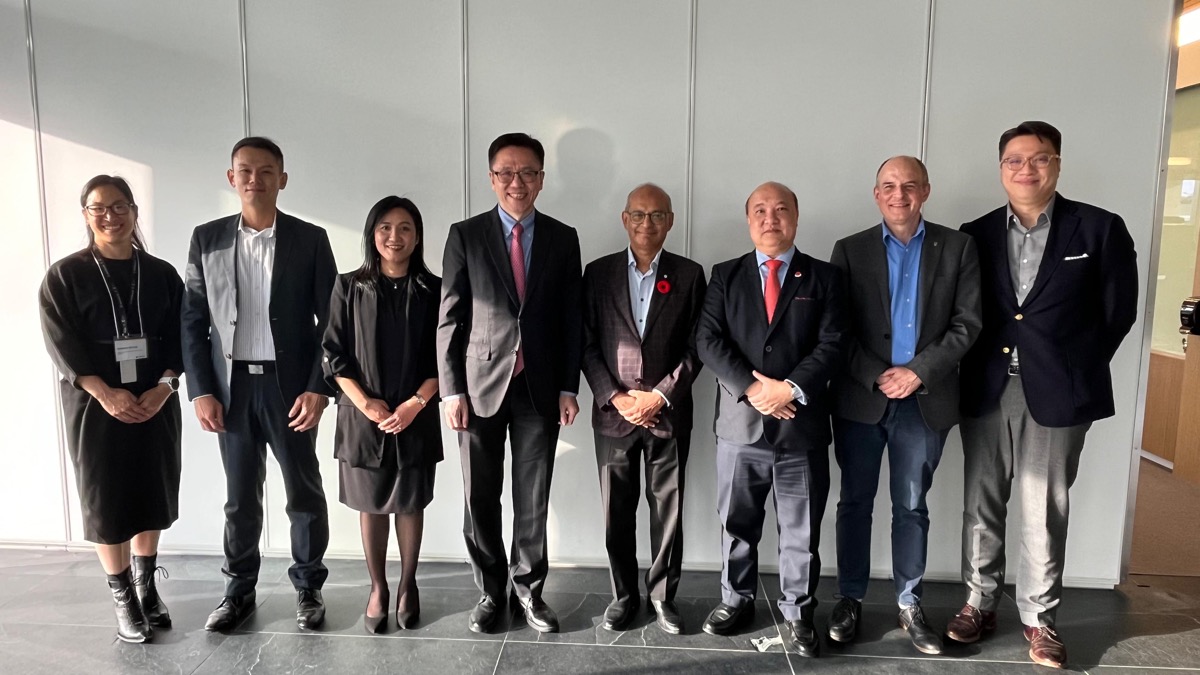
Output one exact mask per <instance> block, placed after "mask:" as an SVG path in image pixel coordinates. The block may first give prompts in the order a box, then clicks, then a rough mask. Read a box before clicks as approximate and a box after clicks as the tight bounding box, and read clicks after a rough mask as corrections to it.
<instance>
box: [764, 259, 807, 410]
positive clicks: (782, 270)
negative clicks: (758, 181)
mask: <svg viewBox="0 0 1200 675" xmlns="http://www.w3.org/2000/svg"><path fill="white" fill-rule="evenodd" d="M795 255H796V247H795V246H793V247H791V248H789V249H788V250H786V251H784V252H783V253H780V254H779V255H777V256H775V260H782V261H783V264H782V265H780V266H779V271H778V272H776V276H777V277H778V280H779V288H780V290H781V291H782V289H783V281H784V279H786V278H787V271H788V268H789V267H791V266H792V258H793V257H794V256H795ZM754 259H755V260H757V261H758V276H759V281H760V282H761V287H762V290H763V302H764V303H765V302H766V293H767V273H768V272H769V271H770V270H769V269H768V268H767V261H768V260H771V256H769V255H767V254H766V253H763V252H762V251H760V250H758V249H754ZM779 301H780V302H783V297H782V296H781V297H780V298H779ZM778 309H779V308H778V307H776V311H778ZM784 382H787V383H788V384H790V385H792V398H794V399H796V402H797V403H799V404H800V405H808V397H807V396H805V395H804V390H803V389H801V388H800V385H798V384H796V383H795V382H792V381H791V380H784Z"/></svg>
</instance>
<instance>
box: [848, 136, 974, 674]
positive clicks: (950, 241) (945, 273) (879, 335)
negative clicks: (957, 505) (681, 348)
mask: <svg viewBox="0 0 1200 675" xmlns="http://www.w3.org/2000/svg"><path fill="white" fill-rule="evenodd" d="M929 191H930V186H929V174H928V172H927V171H926V169H925V165H924V164H923V163H922V162H921V160H919V159H917V158H916V157H907V156H899V157H892V158H891V159H888V160H887V161H885V162H884V163H883V164H882V165H880V167H879V170H878V171H877V172H876V175H875V191H874V193H875V204H876V205H877V206H878V207H879V211H880V213H881V214H882V215H883V222H882V223H881V224H879V225H873V226H871V227H869V228H867V229H866V230H863V231H862V232H859V233H858V234H855V235H852V236H849V237H846V238H845V239H842V240H841V241H839V242H838V243H837V244H836V245H835V246H834V248H833V257H832V259H831V262H833V264H835V265H837V266H838V267H840V268H841V269H842V271H843V272H845V278H846V282H847V285H848V287H849V298H850V303H849V304H850V307H849V309H850V317H851V319H852V326H853V328H852V336H853V339H852V341H851V346H850V356H849V362H848V364H847V367H846V369H845V370H843V371H842V373H841V374H840V375H839V376H838V378H837V379H836V380H835V382H834V394H835V399H834V400H835V409H834V417H833V442H834V456H835V457H836V458H837V462H838V466H839V467H841V470H842V491H841V499H840V500H839V501H838V507H837V553H838V592H839V595H840V596H841V599H840V600H839V602H838V604H837V606H835V607H834V610H833V614H832V615H831V617H830V621H829V637H830V638H832V639H833V640H836V641H838V642H849V641H851V640H853V639H854V636H855V634H856V632H857V630H858V623H859V617H860V616H861V610H862V599H863V597H864V596H865V595H866V591H867V580H868V578H869V576H870V571H871V513H872V512H873V511H874V509H875V491H876V489H877V488H878V487H879V469H880V465H881V464H882V460H883V450H884V447H885V446H886V447H887V451H888V472H889V476H890V482H891V485H890V488H891V499H892V576H893V579H894V581H895V590H896V602H897V604H898V605H899V607H900V625H901V627H903V628H904V629H905V630H906V631H907V632H908V635H909V638H910V639H911V640H912V642H913V645H914V646H915V647H916V648H917V649H918V650H919V651H921V652H924V653H926V654H940V653H941V651H942V641H941V636H940V631H936V630H934V629H932V628H930V626H929V624H928V623H927V622H926V620H925V615H924V612H922V610H921V590H922V589H921V580H922V577H923V576H924V574H925V560H926V548H927V545H928V540H929V510H928V508H927V507H926V504H925V496H926V494H927V493H928V492H929V488H930V487H931V486H932V484H933V473H934V471H935V470H936V469H937V465H938V462H939V461H940V459H941V456H942V447H943V445H944V444H945V442H946V436H947V434H948V433H949V432H950V427H952V426H954V425H955V424H957V423H958V362H959V360H960V359H961V358H962V357H963V354H965V353H966V352H967V349H968V348H969V347H970V346H971V344H972V343H973V342H974V341H975V339H976V338H977V337H978V336H979V331H980V328H981V327H982V324H983V319H982V316H981V308H980V300H979V256H978V254H977V253H976V250H975V243H974V241H973V240H972V239H971V238H970V237H968V236H966V235H964V234H962V233H961V232H957V231H955V230H951V229H949V228H945V227H942V226H941V225H937V224H935V223H931V222H927V221H926V220H925V219H924V217H923V216H922V215H921V206H922V205H923V204H924V203H925V200H926V199H928V198H929Z"/></svg>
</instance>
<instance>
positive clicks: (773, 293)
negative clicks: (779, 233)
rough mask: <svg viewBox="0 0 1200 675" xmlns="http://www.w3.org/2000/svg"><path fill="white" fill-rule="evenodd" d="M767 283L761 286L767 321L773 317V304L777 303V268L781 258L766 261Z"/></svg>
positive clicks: (779, 265) (780, 264)
mask: <svg viewBox="0 0 1200 675" xmlns="http://www.w3.org/2000/svg"><path fill="white" fill-rule="evenodd" d="M766 264H767V283H766V285H765V286H763V299H764V300H766V301H767V323H771V319H773V318H775V305H777V304H779V268H780V267H782V266H783V261H782V260H768V261H767V263H766Z"/></svg>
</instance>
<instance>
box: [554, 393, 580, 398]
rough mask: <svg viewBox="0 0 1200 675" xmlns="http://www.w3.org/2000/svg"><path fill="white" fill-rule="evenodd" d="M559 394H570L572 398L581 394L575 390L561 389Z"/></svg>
mask: <svg viewBox="0 0 1200 675" xmlns="http://www.w3.org/2000/svg"><path fill="white" fill-rule="evenodd" d="M558 395H559V396H570V397H571V398H576V397H577V396H579V394H578V393H577V392H574V391H560V392H558Z"/></svg>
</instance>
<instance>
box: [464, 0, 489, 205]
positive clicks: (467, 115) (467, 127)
mask: <svg viewBox="0 0 1200 675" xmlns="http://www.w3.org/2000/svg"><path fill="white" fill-rule="evenodd" d="M467 11H468V9H467V0H462V3H461V5H460V12H461V13H462V67H461V68H460V73H461V76H462V163H463V165H462V190H463V197H462V200H463V201H462V208H463V210H462V219H463V220H466V219H467V218H470V217H471V172H470V166H471V157H470V153H471V91H470V84H469V75H470V71H469V69H470V62H469V60H468V57H469V56H470V47H469V44H470V43H469V42H468V38H469V37H470V33H469V31H468V25H467ZM488 168H489V169H490V168H491V167H488Z"/></svg>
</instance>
